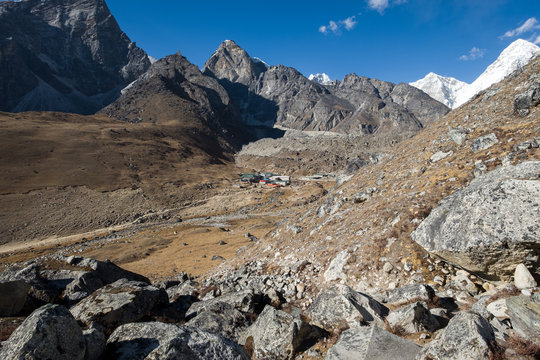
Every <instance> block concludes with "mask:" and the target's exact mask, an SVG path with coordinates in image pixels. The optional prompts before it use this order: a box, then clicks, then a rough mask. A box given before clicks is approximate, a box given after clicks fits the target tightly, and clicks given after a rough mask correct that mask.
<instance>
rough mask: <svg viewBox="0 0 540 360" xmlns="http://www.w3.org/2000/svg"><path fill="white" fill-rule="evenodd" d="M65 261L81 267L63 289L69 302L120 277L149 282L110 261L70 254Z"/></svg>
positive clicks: (82, 297)
mask: <svg viewBox="0 0 540 360" xmlns="http://www.w3.org/2000/svg"><path fill="white" fill-rule="evenodd" d="M66 262H67V263H68V264H69V265H71V266H72V267H73V266H74V267H76V268H79V269H81V271H78V272H76V273H75V276H74V279H73V281H71V282H70V283H69V284H68V285H67V287H66V289H65V291H64V298H65V299H66V300H67V301H68V302H70V303H73V302H77V301H79V300H81V299H84V298H85V297H87V296H88V295H90V294H91V293H93V292H94V291H96V290H97V289H99V288H101V287H103V286H105V285H108V284H111V283H113V282H115V281H117V280H120V279H127V280H131V281H141V282H144V283H147V284H150V280H148V278H146V277H144V276H142V275H139V274H136V273H133V272H131V271H128V270H124V269H122V268H121V267H119V266H117V265H115V264H114V263H112V262H110V261H99V260H94V259H89V258H82V257H79V256H70V257H68V258H67V259H66Z"/></svg>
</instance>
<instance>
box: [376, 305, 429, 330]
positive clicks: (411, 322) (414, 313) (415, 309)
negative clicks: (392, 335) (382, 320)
mask: <svg viewBox="0 0 540 360" xmlns="http://www.w3.org/2000/svg"><path fill="white" fill-rule="evenodd" d="M386 320H387V321H388V324H389V325H390V326H391V327H392V328H394V329H396V328H397V327H399V328H401V329H403V330H404V331H406V332H407V333H417V332H420V331H435V330H436V329H437V328H438V327H439V322H438V321H437V319H436V318H435V316H433V315H431V313H430V312H429V310H428V308H427V304H426V303H425V302H421V301H419V302H415V303H414V304H410V305H407V306H405V307H403V308H401V309H398V310H395V311H392V312H390V314H388V316H387V317H386Z"/></svg>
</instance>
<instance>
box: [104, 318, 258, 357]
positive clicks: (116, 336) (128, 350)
mask: <svg viewBox="0 0 540 360" xmlns="http://www.w3.org/2000/svg"><path fill="white" fill-rule="evenodd" d="M105 358H110V359H118V360H141V359H160V360H167V359H170V360H173V359H174V360H229V359H230V360H248V359H249V356H248V355H247V353H246V352H245V351H244V349H243V348H242V347H241V346H240V345H238V344H236V343H234V342H232V341H230V340H227V339H225V338H223V337H221V336H218V335H215V334H210V333H208V332H206V331H202V330H199V329H196V328H192V327H189V326H177V325H173V324H164V323H158V322H146V323H133V324H126V325H122V326H120V327H118V328H117V329H116V330H115V331H114V332H113V333H112V334H111V336H110V337H109V340H108V342H107V350H106V353H105Z"/></svg>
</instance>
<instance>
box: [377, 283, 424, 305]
mask: <svg viewBox="0 0 540 360" xmlns="http://www.w3.org/2000/svg"><path fill="white" fill-rule="evenodd" d="M434 297H435V290H433V289H432V288H431V286H429V285H424V284H411V285H406V286H403V287H400V288H396V289H394V290H392V291H391V292H390V294H388V298H387V299H386V302H387V303H388V304H390V305H392V306H402V305H405V304H409V303H411V302H413V301H415V302H416V301H425V302H430V301H431V300H433V298H434Z"/></svg>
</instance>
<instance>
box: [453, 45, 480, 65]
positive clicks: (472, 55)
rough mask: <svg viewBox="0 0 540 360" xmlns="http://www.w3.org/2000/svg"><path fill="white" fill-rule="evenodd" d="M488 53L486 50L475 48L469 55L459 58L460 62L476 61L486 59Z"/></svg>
mask: <svg viewBox="0 0 540 360" xmlns="http://www.w3.org/2000/svg"><path fill="white" fill-rule="evenodd" d="M485 53H486V50H485V49H480V48H477V47H476V46H474V47H473V48H472V49H471V50H469V53H468V54H465V55H461V56H460V57H459V60H462V61H469V60H476V59H481V58H483V57H484V54H485Z"/></svg>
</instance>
